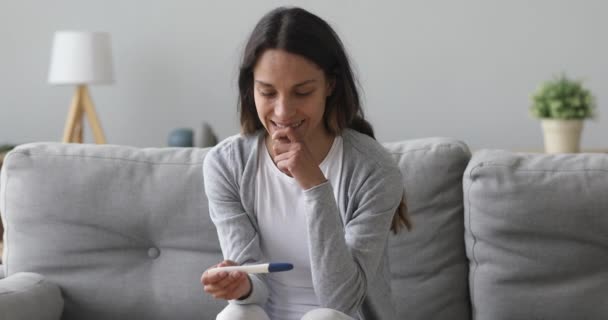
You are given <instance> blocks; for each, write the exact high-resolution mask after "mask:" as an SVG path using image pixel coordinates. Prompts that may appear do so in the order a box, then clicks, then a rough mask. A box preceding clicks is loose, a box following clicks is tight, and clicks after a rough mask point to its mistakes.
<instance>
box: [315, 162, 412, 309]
mask: <svg viewBox="0 0 608 320" xmlns="http://www.w3.org/2000/svg"><path fill="white" fill-rule="evenodd" d="M358 174H361V173H358ZM364 174H365V173H364ZM360 181H363V182H362V183H361V185H359V186H357V187H356V190H357V191H356V194H354V195H352V196H354V197H355V209H354V211H353V213H352V215H349V218H348V219H349V220H348V221H346V222H345V223H343V222H342V218H341V215H340V211H339V209H338V206H337V204H336V200H335V198H334V193H333V191H332V186H331V184H330V183H329V182H325V183H323V184H321V185H318V186H316V187H313V188H311V189H308V190H306V191H305V192H304V193H305V197H306V201H307V204H308V205H309V210H307V223H308V232H309V246H310V257H311V270H312V278H313V284H314V286H315V292H316V294H317V296H318V297H319V301H320V302H321V304H322V306H323V307H327V308H332V309H336V310H339V311H341V312H344V313H346V314H348V315H350V316H352V317H356V315H357V312H358V310H359V309H360V308H361V305H362V304H363V301H364V299H365V297H366V293H367V288H368V286H369V281H371V279H373V278H374V277H373V275H374V274H376V273H378V272H381V270H379V269H380V265H381V260H382V259H383V257H384V253H385V248H386V245H387V240H388V234H389V232H390V225H391V222H392V219H393V216H394V214H395V211H396V209H397V207H398V206H399V203H400V201H401V199H402V196H403V192H404V190H403V184H402V181H401V173H400V171H399V169H398V168H396V167H392V166H389V167H385V168H376V169H373V170H369V173H368V174H367V176H366V177H363V178H362V179H361V180H360Z"/></svg>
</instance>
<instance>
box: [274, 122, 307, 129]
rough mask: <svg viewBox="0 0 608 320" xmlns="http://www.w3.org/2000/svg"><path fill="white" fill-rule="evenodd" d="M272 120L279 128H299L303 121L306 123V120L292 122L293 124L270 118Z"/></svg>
mask: <svg viewBox="0 0 608 320" xmlns="http://www.w3.org/2000/svg"><path fill="white" fill-rule="evenodd" d="M270 122H272V124H273V125H274V126H275V127H277V128H279V129H285V128H293V129H297V128H298V127H300V126H301V125H302V123H304V120H301V121H298V122H295V123H292V124H278V123H276V122H274V121H272V120H270Z"/></svg>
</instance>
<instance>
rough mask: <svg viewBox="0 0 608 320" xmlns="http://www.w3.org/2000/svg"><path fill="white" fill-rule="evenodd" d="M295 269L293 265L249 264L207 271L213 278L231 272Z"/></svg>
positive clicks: (266, 271)
mask: <svg viewBox="0 0 608 320" xmlns="http://www.w3.org/2000/svg"><path fill="white" fill-rule="evenodd" d="M291 269H293V265H292V264H291V263H262V264H248V265H244V266H226V267H215V268H211V269H208V270H207V275H209V276H212V275H215V274H217V273H219V272H231V271H242V272H247V273H269V272H281V271H289V270H291Z"/></svg>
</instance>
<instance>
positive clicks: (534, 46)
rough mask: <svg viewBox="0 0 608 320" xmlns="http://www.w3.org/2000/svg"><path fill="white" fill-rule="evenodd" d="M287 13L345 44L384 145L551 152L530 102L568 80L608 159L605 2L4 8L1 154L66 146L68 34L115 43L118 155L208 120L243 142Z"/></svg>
mask: <svg viewBox="0 0 608 320" xmlns="http://www.w3.org/2000/svg"><path fill="white" fill-rule="evenodd" d="M279 4H294V5H299V6H302V7H304V8H306V9H309V10H311V11H313V12H315V13H317V14H318V15H320V16H321V17H323V18H325V19H326V20H328V21H329V22H330V23H331V24H332V25H333V26H334V27H335V29H336V30H337V31H338V33H339V34H340V35H341V37H342V39H343V41H344V42H345V44H346V46H347V49H348V50H349V52H350V55H351V57H352V59H353V61H354V64H355V66H356V69H357V72H358V74H359V77H360V81H361V84H362V86H363V88H364V94H365V95H364V101H365V107H366V110H367V115H368V116H369V118H370V120H371V121H372V123H373V124H374V125H375V128H376V132H377V136H378V138H379V140H381V141H394V140H400V139H409V138H418V137H428V136H450V137H455V138H459V139H462V140H464V141H465V142H467V143H468V144H469V145H470V146H471V147H472V148H475V149H477V148H486V147H491V148H512V149H537V148H541V146H542V138H541V133H540V129H539V125H538V123H537V121H536V120H535V119H533V118H532V117H531V116H529V113H528V106H529V96H530V94H531V93H532V91H534V90H535V89H536V87H537V86H538V85H539V83H540V82H541V81H543V80H546V79H548V78H550V77H551V76H552V75H554V74H557V73H559V72H562V71H565V72H567V73H568V74H570V75H572V76H574V77H576V78H582V79H585V81H586V82H585V83H586V85H587V86H588V87H589V88H590V89H592V91H593V92H594V93H595V95H596V96H597V98H598V102H599V118H598V120H597V121H589V122H587V126H586V128H585V131H584V133H583V146H584V147H585V148H601V147H603V148H606V147H608V141H606V137H608V112H607V111H606V110H607V109H606V105H608V63H607V57H608V36H607V34H606V30H608V19H606V18H605V13H606V12H608V2H605V1H602V0H580V1H575V0H571V1H556V0H536V1H524V0H510V1H507V0H503V1H497V0H496V1H487V0H486V1H482V0H479V1H475V0H460V1H448V0H446V1H422V0H420V1H412V0H410V1H391V2H388V1H347V0H343V1H326V0H319V1H292V2H285V1H271V0H263V1H261V0H256V1H244V0H243V1H200V0H199V1H197V0H181V1H134V0H132V1H119V0H112V1H100V0H97V1H93V0H91V1H76V0H56V1H35V0H19V1H9V0H2V2H1V3H0V144H1V143H24V142H29V141H50V140H56V141H58V140H59V139H60V138H61V135H62V132H63V126H64V124H65V118H66V116H67V110H68V105H69V102H70V99H71V96H72V93H73V88H72V87H69V86H66V87H63V86H51V85H49V84H48V83H47V82H46V80H47V76H48V67H49V66H48V64H49V59H50V50H51V43H52V37H53V33H54V31H56V30H64V29H76V30H93V31H108V32H110V33H111V35H112V45H113V55H114V62H115V74H116V80H117V82H116V83H115V84H113V85H111V86H92V87H91V88H90V90H91V94H92V96H93V100H94V102H95V104H96V107H97V109H98V112H99V115H100V117H101V121H102V125H103V127H104V130H105V132H106V136H107V138H108V142H109V143H112V144H125V145H134V146H146V147H147V146H164V145H165V144H166V138H167V134H168V133H169V131H170V130H172V129H173V128H176V127H198V126H200V122H201V121H203V120H205V121H208V122H210V123H211V124H212V126H213V127H214V129H215V131H216V132H217V133H218V135H219V136H220V138H225V137H227V136H229V135H232V134H235V133H237V132H238V121H237V115H236V75H237V66H238V61H239V58H240V55H241V50H242V47H243V45H244V42H245V40H246V37H247V35H248V34H249V32H250V31H251V29H252V28H253V26H254V24H255V23H256V22H257V20H258V19H259V18H260V17H261V16H262V15H263V14H264V13H265V12H267V11H268V10H270V9H271V8H273V7H275V6H277V5H279ZM86 134H87V140H88V141H91V134H90V132H87V133H86Z"/></svg>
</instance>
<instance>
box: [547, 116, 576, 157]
mask: <svg viewBox="0 0 608 320" xmlns="http://www.w3.org/2000/svg"><path fill="white" fill-rule="evenodd" d="M541 126H542V128H543V134H544V140H545V152H546V153H577V152H579V151H580V141H581V132H582V131H583V120H561V119H541Z"/></svg>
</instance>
